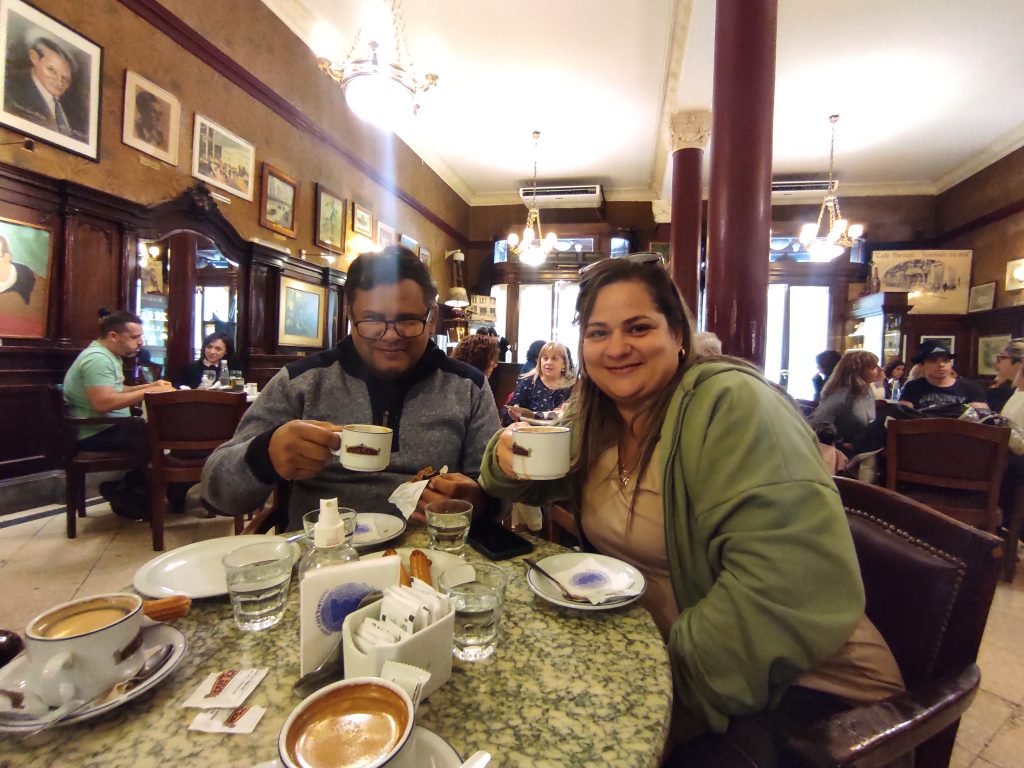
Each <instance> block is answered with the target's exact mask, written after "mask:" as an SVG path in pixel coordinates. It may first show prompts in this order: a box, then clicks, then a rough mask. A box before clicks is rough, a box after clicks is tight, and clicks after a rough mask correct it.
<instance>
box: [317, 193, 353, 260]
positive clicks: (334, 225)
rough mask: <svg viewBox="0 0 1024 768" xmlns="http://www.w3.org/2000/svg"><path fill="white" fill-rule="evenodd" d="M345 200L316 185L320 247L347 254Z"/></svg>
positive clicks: (318, 242)
mask: <svg viewBox="0 0 1024 768" xmlns="http://www.w3.org/2000/svg"><path fill="white" fill-rule="evenodd" d="M345 208H346V204H345V200H344V199H343V198H342V197H340V196H339V195H337V194H336V193H334V192H332V191H331V190H329V189H328V188H327V187H325V186H324V185H323V184H319V183H318V184H317V185H316V237H315V238H314V239H313V242H315V243H316V244H317V245H318V246H320V247H321V248H325V249H327V250H328V251H334V252H335V253H344V252H345Z"/></svg>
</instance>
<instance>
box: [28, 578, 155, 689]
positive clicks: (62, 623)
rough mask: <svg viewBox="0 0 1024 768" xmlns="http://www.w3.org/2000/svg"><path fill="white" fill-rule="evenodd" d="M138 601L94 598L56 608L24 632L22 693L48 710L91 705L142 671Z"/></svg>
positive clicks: (134, 598)
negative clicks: (79, 703) (69, 704)
mask: <svg viewBox="0 0 1024 768" xmlns="http://www.w3.org/2000/svg"><path fill="white" fill-rule="evenodd" d="M142 628H143V615H142V598H141V597H139V596H138V595H130V594H121V593H118V594H109V595H96V596H94V597H86V598H80V599H78V600H72V601H71V602H69V603H64V604H62V605H58V606H57V607H55V608H51V609H49V610H48V611H44V612H43V613H41V614H39V615H38V616H36V617H35V618H34V619H32V621H30V622H29V624H28V627H27V628H26V629H25V652H26V655H27V666H26V676H25V686H26V689H27V690H28V691H29V692H30V693H32V694H34V695H35V696H37V697H38V698H39V699H41V700H42V701H43V703H45V704H47V705H48V706H51V707H58V706H60V705H62V704H65V703H67V702H68V701H71V700H72V699H75V700H80V701H83V702H85V701H91V700H92V699H95V698H96V697H98V696H100V695H101V694H104V693H106V692H107V691H109V690H110V689H111V688H112V687H113V686H114V685H115V684H117V683H119V682H121V681H122V680H127V679H128V678H129V677H131V676H132V675H134V674H135V673H136V672H138V671H139V669H140V668H141V667H142V664H143V662H144V660H145V658H144V654H143V651H142Z"/></svg>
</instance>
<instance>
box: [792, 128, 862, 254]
mask: <svg viewBox="0 0 1024 768" xmlns="http://www.w3.org/2000/svg"><path fill="white" fill-rule="evenodd" d="M828 120H829V122H830V123H832V144H831V145H830V147H829V151H828V189H826V190H825V198H824V199H823V200H822V201H821V210H820V211H818V221H817V222H816V223H814V224H810V223H808V224H804V225H803V227H801V229H800V242H801V243H802V244H803V246H804V248H805V249H806V250H807V252H808V253H810V254H811V261H831V260H832V259H834V258H836V257H837V256H841V255H842V254H843V252H844V251H845V250H846V249H847V248H849V247H850V246H851V245H853V244H854V242H855V241H856V240H858V239H860V236H861V235H863V234H864V225H863V224H850V223H849V222H848V221H847V220H846V219H844V218H843V215H842V213H840V211H839V198H838V197H836V189H837V188H838V187H839V182H838V181H836V179H835V176H834V166H835V158H836V123H837V122H839V115H831V116H830V117H829V119H828ZM825 211H828V231H827V232H826V234H825V235H821V234H820V232H821V222H822V220H823V219H824V218H825Z"/></svg>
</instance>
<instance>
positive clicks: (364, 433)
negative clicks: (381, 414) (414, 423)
mask: <svg viewBox="0 0 1024 768" xmlns="http://www.w3.org/2000/svg"><path fill="white" fill-rule="evenodd" d="M393 436H394V433H393V431H392V430H391V428H390V427H378V426H377V425H376V424H346V425H345V426H344V427H343V428H342V430H341V448H339V449H338V450H336V451H333V453H334V455H335V456H338V457H340V459H341V466H343V467H344V468H345V469H351V470H355V471H356V472H380V471H381V470H383V469H386V468H387V466H388V464H389V463H390V462H391V440H392V437H393Z"/></svg>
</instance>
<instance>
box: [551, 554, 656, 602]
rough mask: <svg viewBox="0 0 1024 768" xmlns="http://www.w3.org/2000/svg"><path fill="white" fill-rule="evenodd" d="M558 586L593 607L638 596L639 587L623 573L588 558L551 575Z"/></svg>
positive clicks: (630, 577)
mask: <svg viewBox="0 0 1024 768" xmlns="http://www.w3.org/2000/svg"><path fill="white" fill-rule="evenodd" d="M551 575H552V576H554V577H555V579H556V580H557V581H558V583H559V584H561V585H562V586H563V587H565V588H566V589H567V590H569V591H570V592H572V593H574V594H577V595H579V596H580V597H585V598H587V599H588V600H589V601H590V602H591V603H592V604H593V605H600V604H601V603H604V602H606V601H608V600H611V599H612V598H615V597H631V596H633V595H638V594H640V585H639V584H635V583H634V579H633V577H632V576H630V575H629V574H628V573H625V572H624V571H616V570H612V569H610V568H608V567H606V566H604V565H602V564H601V562H600V561H599V560H597V559H596V558H593V557H588V558H585V559H583V560H580V561H579V562H578V563H576V565H574V566H572V567H571V568H567V569H565V570H563V571H556V572H555V573H552V574H551Z"/></svg>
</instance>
